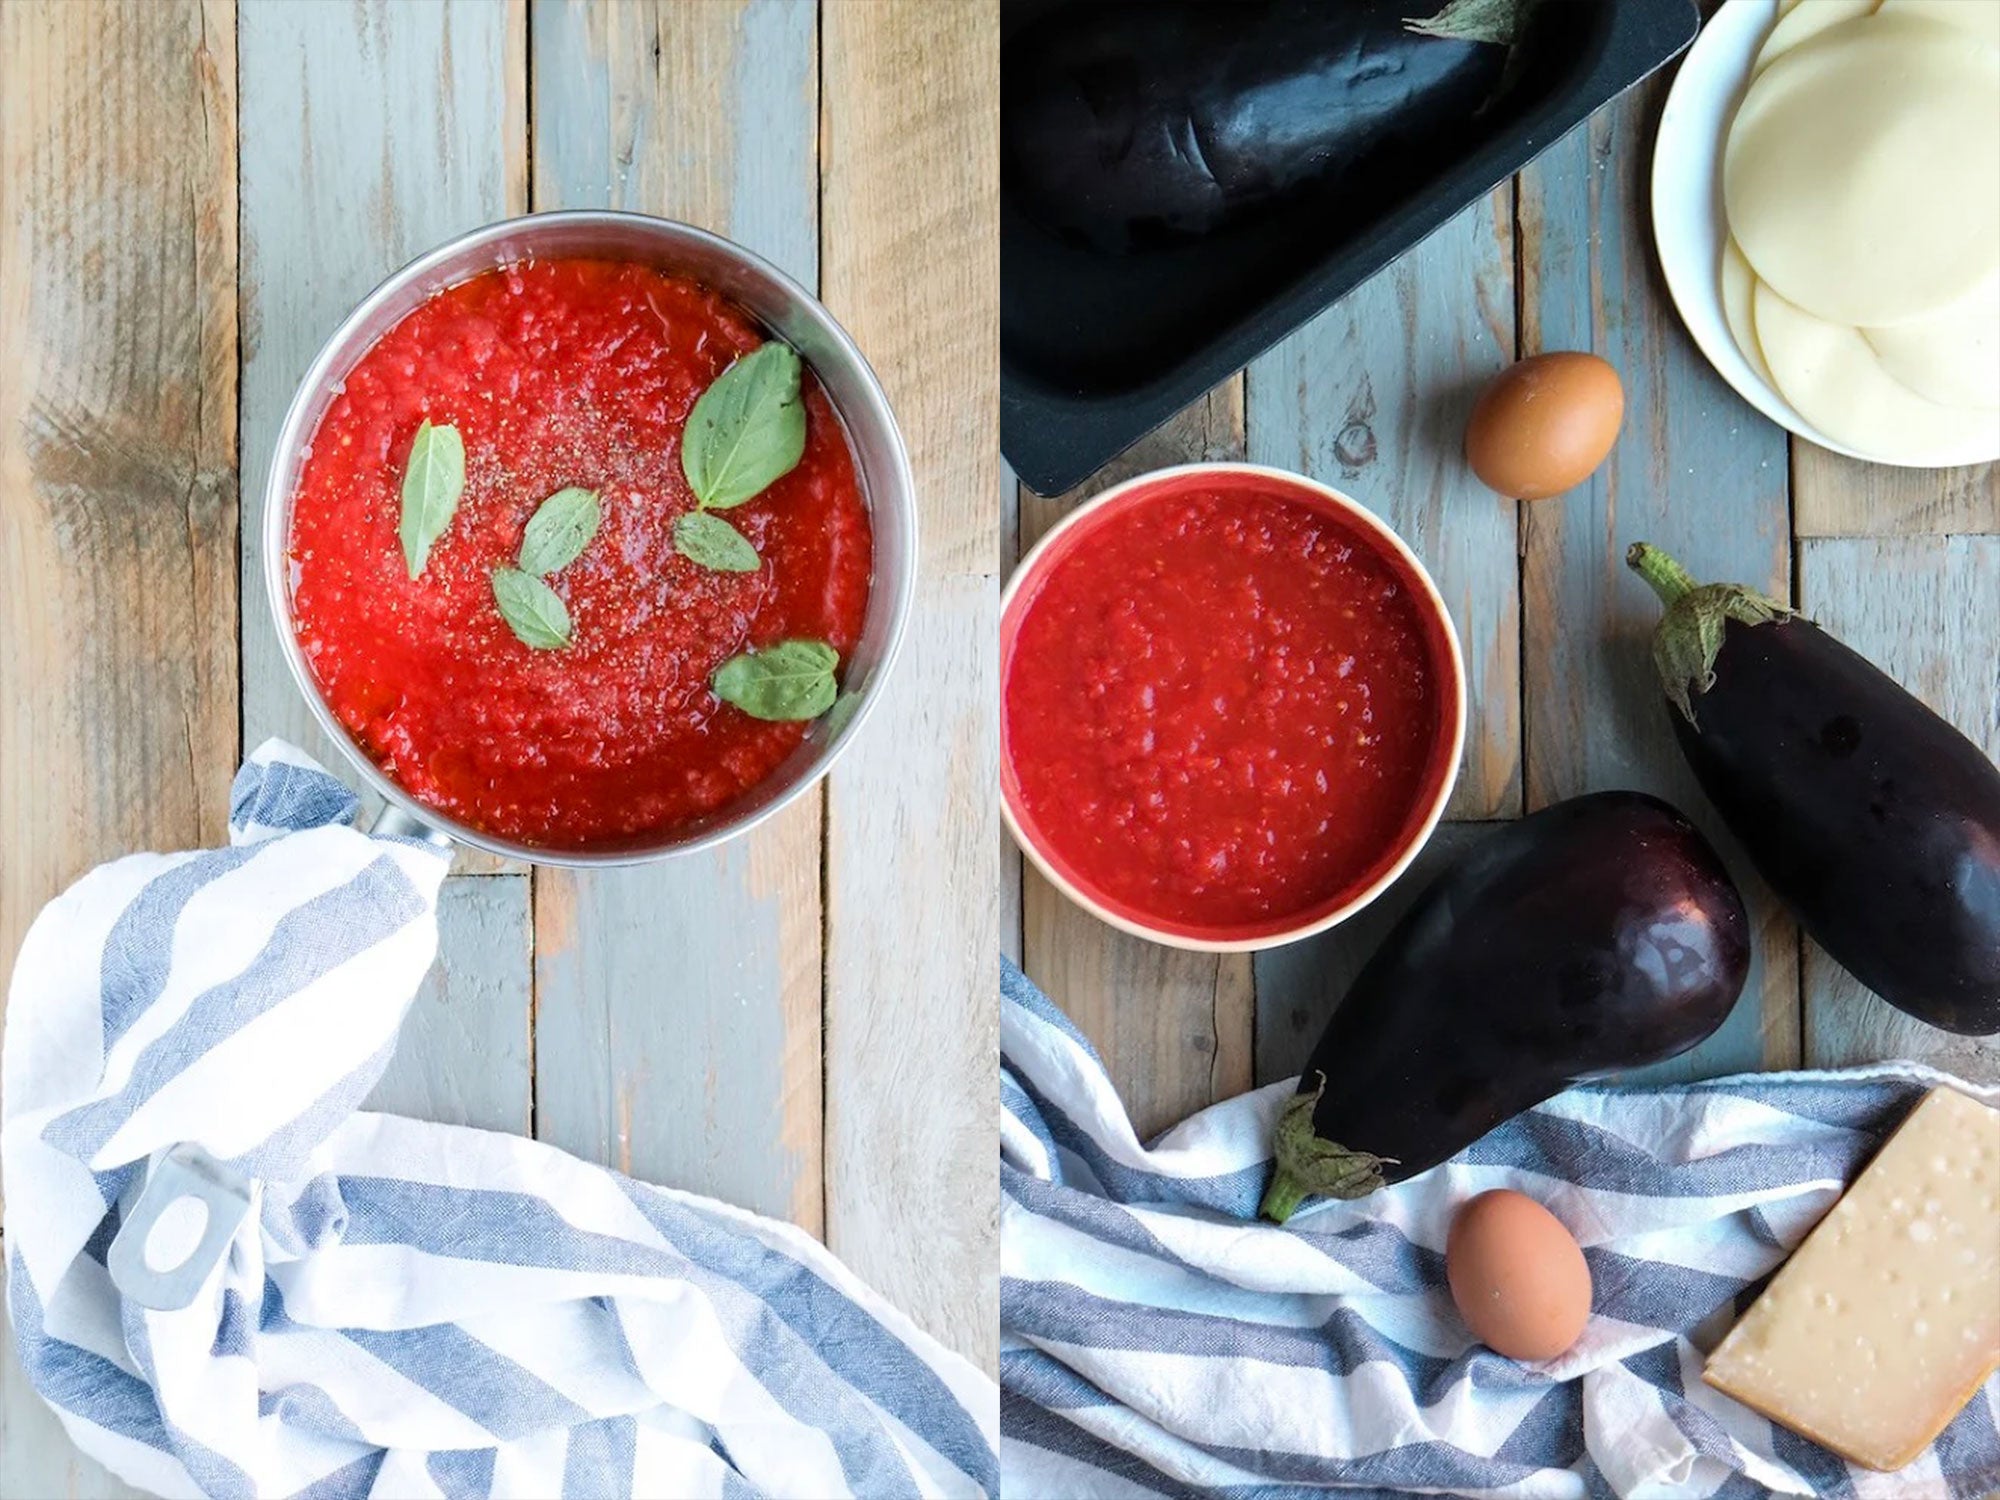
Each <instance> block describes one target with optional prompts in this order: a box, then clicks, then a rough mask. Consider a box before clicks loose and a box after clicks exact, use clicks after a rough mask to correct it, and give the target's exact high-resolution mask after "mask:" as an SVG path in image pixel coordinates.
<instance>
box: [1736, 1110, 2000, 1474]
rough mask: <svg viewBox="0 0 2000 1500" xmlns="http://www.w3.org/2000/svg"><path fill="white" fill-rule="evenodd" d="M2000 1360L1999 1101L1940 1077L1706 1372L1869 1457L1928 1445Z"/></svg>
mask: <svg viewBox="0 0 2000 1500" xmlns="http://www.w3.org/2000/svg"><path fill="white" fill-rule="evenodd" d="M1996 1368H2000V1110H1994V1109H1991V1108H1989V1107H1988V1106H1986V1105H1984V1104H1981V1103H1979V1102H1978V1101H1976V1100H1974V1099H1971V1098H1969V1097H1967V1096H1966V1095H1964V1094H1961V1093H1959V1092H1958V1091H1957V1090H1955V1089H1933V1090H1932V1091H1931V1092H1930V1093H1929V1094H1927V1095H1926V1096H1925V1097H1924V1099H1923V1102H1922V1103H1920V1104H1919V1105H1918V1106H1917V1108H1916V1109H1915V1110H1914V1111H1912V1113H1911V1115H1910V1117H1909V1119H1908V1120H1906V1121H1904V1123H1903V1126H1902V1128H1901V1129H1899V1130H1898V1131H1897V1132H1896V1134H1895V1135H1894V1136H1893V1137H1892V1138H1891V1139H1890V1141H1889V1143H1888V1145H1886V1146H1884V1147H1883V1148H1882V1150H1881V1151H1880V1152H1879V1153H1878V1154H1877V1155H1876V1157H1875V1160H1874V1161H1873V1162H1872V1163H1871V1164H1870V1165H1869V1167H1868V1170H1867V1171H1866V1172H1864V1173H1862V1175H1861V1177H1860V1178H1859V1179H1858V1180H1857V1181H1856V1182H1855V1183H1854V1185H1853V1186H1852V1187H1850V1188H1849V1189H1848V1191H1847V1193H1846V1195H1845V1196H1844V1197H1842V1198H1841V1200H1840V1201H1839V1202H1838V1203H1836V1204H1835V1205H1834V1206H1833V1210H1832V1212H1830V1213H1828V1214H1827V1216H1826V1217H1825V1218H1824V1219H1822V1220H1821V1221H1820V1222H1819V1224H1818V1225H1817V1226H1816V1227H1815V1228H1814V1229H1813V1232H1812V1233H1811V1234H1810V1235H1809V1236H1807V1238H1806V1241H1805V1243H1804V1244H1803V1245H1801V1246H1800V1247H1799V1249H1798V1250H1797V1251H1796V1252H1795V1253H1794V1254H1793V1256H1792V1258H1791V1259H1790V1260H1789V1261H1788V1262H1786V1263H1785V1265H1784V1267H1783V1268H1782V1269H1781V1270H1780V1271H1779V1272H1778V1274H1777V1276H1776V1277H1774V1278H1773V1279H1772V1281H1771V1284H1770V1286H1769V1287H1767V1288H1766V1289H1765V1291H1764V1295H1763V1296H1761V1297H1759V1298H1758V1299H1757V1301H1756V1303H1755V1304H1754V1305H1753V1306H1752V1307H1751V1308H1750V1310H1749V1311H1748V1312H1747V1313H1745V1314H1744V1315H1743V1317H1742V1318H1741V1319H1740V1320H1739V1321H1738V1322H1737V1324H1736V1326H1735V1328H1733V1329H1731V1330H1730V1332H1729V1335H1728V1337H1726V1338H1725V1339H1723V1341H1722V1342H1721V1343H1720V1344H1719V1345H1717V1346H1716V1349H1715V1352H1714V1353H1713V1354H1711V1355H1710V1356H1709V1358H1708V1365H1707V1369H1706V1370H1705V1371H1704V1373H1703V1378H1704V1379H1705V1380H1706V1381H1707V1382H1708V1383H1709V1384H1710V1385H1712V1386H1714V1387H1715V1388H1716V1389H1717V1390H1720V1391H1724V1392H1726V1393H1727V1394H1729V1395H1731V1396H1733V1397H1735V1398H1736V1399H1737V1400H1739V1401H1741V1402H1743V1403H1744V1404H1745V1405H1746V1406H1749V1407H1752V1408H1753V1409H1755V1410H1757V1411H1759V1412H1761V1413H1763V1414H1764V1415H1765V1416H1767V1417H1769V1418H1770V1419H1771V1420H1772V1421H1774V1422H1777V1423H1779V1424H1780V1425H1782V1426H1784V1427H1788V1428H1790V1429H1791V1430H1792V1431H1794V1432H1796V1433H1798V1434H1800V1435H1801V1436H1803V1437H1808V1438H1811V1439H1812V1440H1813V1441H1814V1442H1817V1443H1819V1444H1821V1445H1822V1446H1824V1447H1827V1448H1830V1449H1832V1450H1833V1451H1834V1452H1835V1453H1838V1454H1840V1455H1841V1457H1843V1458H1846V1459H1849V1460H1851V1461H1852V1462H1854V1463H1857V1464H1861V1465H1863V1466H1865V1467H1867V1468H1871V1469H1879V1470H1883V1471H1890V1470H1895V1469H1900V1468H1902V1467H1904V1466H1905V1465H1906V1464H1909V1463H1911V1462H1912V1461H1914V1460H1915V1459H1916V1458H1917V1456H1918V1455H1919V1454H1921V1453H1922V1452H1923V1451H1924V1449H1925V1448H1927V1447H1928V1446H1930V1443H1931V1441H1932V1440H1933V1439H1934V1438H1936V1436H1937V1435H1938V1434H1939V1433H1940V1432H1942V1431H1943V1430H1944V1428H1945V1426H1946V1425H1947V1424H1948V1423H1949V1422H1950V1421H1951V1419H1952V1418H1953V1417H1955V1416H1956V1415H1957V1414H1958V1412H1959V1411H1960V1409H1961V1408H1963V1407H1964V1405H1965V1404H1966V1402H1967V1401H1969V1400H1971V1398H1972V1396H1973V1393H1974V1392H1976V1391H1977V1390H1978V1389H1979V1387H1980V1385H1981V1384H1982V1383H1983V1382H1984V1381H1985V1380H1986V1378H1987V1377H1988V1376H1989V1375H1991V1374H1992V1373H1993V1372H1994V1370H1995V1369H1996Z"/></svg>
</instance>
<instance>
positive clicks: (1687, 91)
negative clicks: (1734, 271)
mask: <svg viewBox="0 0 2000 1500" xmlns="http://www.w3.org/2000/svg"><path fill="white" fill-rule="evenodd" d="M1777 17H1778V0H1724V4H1723V5H1722V6H1721V8H1720V9H1718V10H1717V11H1716V13H1715V14H1714V15H1713V16H1710V17H1709V19H1708V22H1707V24H1706V25H1704V26H1703V27H1702V29H1701V35H1700V36H1698V37H1696V38H1695V42H1694V45H1693V46H1692V47H1690V48H1689V49H1688V52H1687V56H1686V57H1684V58H1683V59H1682V60H1681V69H1680V72H1679V73H1678V74H1677V75H1676V76H1675V78H1674V83H1673V87H1672V88H1671V89H1670V90H1668V92H1667V103H1666V108H1665V109H1664V110H1662V111H1661V113H1660V132H1659V135H1658V137H1657V138H1656V139H1655V140H1654V143H1653V243H1654V244H1655V245H1656V246H1657V247H1658V249H1659V252H1660V270H1661V272H1662V273H1663V274H1664V275H1665V277H1666V281H1667V294H1668V295H1669V296H1670V297H1672V298H1673V302H1674V306H1675V308H1676V309H1678V310H1679V312H1680V315H1681V321H1682V322H1683V323H1684V324H1686V325H1687V331H1688V333H1689V335H1690V336H1691V337H1692V338H1693V339H1694V341H1695V345H1696V346H1697V347H1698V348H1699V349H1700V350H1701V352H1702V353H1703V354H1704V355H1705V356H1707V359H1708V362H1709V363H1710V364H1711V365H1713V366H1714V367H1715V370H1716V373H1717V374H1719V375H1720V376H1721V377H1722V378H1723V379H1724V380H1726V381H1728V382H1729V384H1730V385H1731V386H1732V387H1734V388H1735V390H1736V393H1737V394H1738V395H1739V396H1741V397H1742V398H1743V399H1744V400H1745V401H1748V402H1749V403H1750V404H1751V405H1752V406H1754V407H1756V408H1757V410H1758V411H1760V412H1762V413H1763V414H1764V415H1765V416H1767V417H1769V418H1770V419H1771V420H1772V421H1773V422H1776V423H1777V424H1778V425H1779V426H1780V427H1782V428H1784V429H1785V430H1786V431H1787V432H1791V433H1796V434H1797V435H1798V436H1800V437H1802V438H1805V439H1806V440H1807V441H1808V442H1813V443H1817V444H1819V445H1820V447H1822V448H1828V449H1831V450H1832V451H1833V452H1835V453H1844V454H1846V455H1847V456H1848V457H1849V458H1858V459H1862V460H1864V461H1865V462H1868V463H1873V464H1891V465H1896V466H1898V467H1903V468H1919V467H1930V466H1929V465H1917V464H1900V465H1897V461H1896V460H1894V459H1886V458H1881V457H1879V456H1877V455H1875V454H1872V453H1862V452H1859V451H1858V450H1856V449H1853V448H1850V447H1848V446H1847V445H1846V444H1844V443H1836V442H1835V441H1834V440H1833V439H1832V438H1830V437H1828V436H1827V435H1826V434H1825V433H1823V432H1821V431H1820V430H1819V429H1818V428H1816V427H1814V426H1813V425H1812V423H1810V422H1808V421H1807V420H1806V419H1805V418H1804V417H1802V416H1800V415H1799V413H1798V412H1797V411H1796V410H1794V409H1793V407H1792V405H1791V403H1790V402H1788V401H1787V400H1786V399H1785V398H1784V396H1783V395H1781V394H1780V393H1779V392H1778V391H1777V389H1776V388H1774V387H1773V386H1772V385H1770V384H1769V383H1768V382H1767V381H1766V380H1765V379H1764V378H1763V376H1761V375H1759V374H1758V373H1757V371H1756V370H1755V369H1754V368H1752V366H1751V364H1750V361H1749V359H1748V358H1746V357H1745V355H1744V353H1743V351H1742V350H1741V349H1739V348H1738V347H1737V346H1736V337H1735V335H1734V334H1732V333H1731V332H1730V331H1729V321H1728V319H1727V318H1726V317H1725V316H1724V314H1723V311H1722V280H1721V268H1722V247H1723V245H1724V243H1725V242H1726V241H1727V240H1728V238H1729V229H1728V218H1727V216H1726V215H1725V213H1724V212H1723V207H1722V147H1723V142H1724V140H1725V138H1726V136H1727V134H1728V130H1729V122H1730V121H1731V120H1733V119H1735V118H1736V106H1737V105H1738V104H1739V103H1740V102H1741V101H1742V98H1743V91H1744V89H1745V88H1746V87H1748V85H1749V82H1750V65H1751V64H1752V63H1753V62H1754V61H1755V60H1756V57H1757V51H1758V49H1759V48H1760V47H1762V46H1763V44H1764V37H1765V36H1766V34H1767V33H1768V32H1769V31H1770V29H1771V26H1772V23H1773V22H1775V21H1776V20H1777ZM1997 458H2000V453H1993V454H1988V455H1986V458H1985V459H1984V460H1981V461H1984V462H1990V461H1991V460H1993V459H1997Z"/></svg>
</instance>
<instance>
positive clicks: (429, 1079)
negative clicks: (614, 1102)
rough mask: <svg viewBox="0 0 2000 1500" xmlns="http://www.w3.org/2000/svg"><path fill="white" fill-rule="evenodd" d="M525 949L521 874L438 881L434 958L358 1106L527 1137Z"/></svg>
mask: <svg viewBox="0 0 2000 1500" xmlns="http://www.w3.org/2000/svg"><path fill="white" fill-rule="evenodd" d="M531 948H532V934H531V930H530V926H529V915H528V877H527V876H525V875H494V876H485V877H479V878H454V879H449V880H447V881H445V883H444V887H443V889H442V890H441V891H440V893H439V895H438V957H437V962H436V963H435V964H433V965H432V966H431V971H430V973H429V974H427V975H425V976H424V984H423V988H422V989H420V990H419V991H417V998H416V1000H415V1002H414V1003H413V1004H412V1005H411V1006H410V1013H409V1015H408V1016H407V1017H406V1018H405V1019H404V1021H403V1030H402V1034H401V1036H399V1037H398V1038H397V1042H396V1056H395V1057H394V1059H393V1060H391V1062H390V1064H389V1070H388V1071H387V1072H386V1073H384V1074H383V1075H382V1079H381V1082H379V1083H377V1084H376V1085H375V1090H374V1092H373V1093H371V1094H370V1095H369V1096H368V1101H367V1103H366V1104H365V1105H364V1106H363V1107H364V1108H366V1109H379V1110H386V1111H387V1112H389V1113H391V1114H399V1115H410V1116H413V1117H415V1118H417V1119H420V1120H442V1121H444V1122H445V1123H447V1124H451V1125H473V1126H477V1127H478V1128H479V1129H481V1130H504V1131H507V1132H509V1133H510V1134H513V1135H526V1134H527V1133H528V1126H529V1101H530V1099H531V1097H532V1095H533V1085H532V1083H531V1080H530V1074H531V1072H532V1070H533V1066H534V1059H533V1040H532V1037H531V1035H530V1032H529V1026H528V1003H529V993H530V989H531V982H530V972H531V965H530V952H531Z"/></svg>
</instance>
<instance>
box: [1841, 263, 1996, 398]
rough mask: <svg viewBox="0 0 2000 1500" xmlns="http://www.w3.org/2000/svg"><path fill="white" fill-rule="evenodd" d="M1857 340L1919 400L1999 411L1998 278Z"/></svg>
mask: <svg viewBox="0 0 2000 1500" xmlns="http://www.w3.org/2000/svg"><path fill="white" fill-rule="evenodd" d="M1861 336H1862V337H1863V338H1865V339H1867V340H1868V344H1869V347H1870V348H1872V349H1873V350H1874V351H1875V357H1876V358H1877V359H1879V360H1881V361H1882V368H1883V369H1885V370H1887V371H1888V372H1889V373H1890V374H1891V375H1893V376H1895V377H1896V379H1898V380H1900V381H1902V382H1903V384H1904V385H1906V386H1908V387H1909V388H1910V389H1911V390H1913V391H1915V392H1916V393H1917V394H1918V395H1919V396H1922V397H1923V398H1924V399H1925V400H1927V401H1935V402H1937V403H1938V404H1940V405H1942V406H1971V407H1976V408H1980V409H1983V410H1991V409H1992V408H1994V407H2000V276H1996V277H1995V278H1994V279H1993V280H1991V281H1989V282H1987V283H1986V285H1985V286H1983V287H1981V288H1980V289H1979V290H1978V291H1977V292H1975V293H1973V294H1972V295H1971V296H1970V297H1966V298H1963V299H1961V300H1960V301H1957V302H1954V303H1952V304H1951V306H1949V307H1947V308H1945V309H1944V310H1943V311H1942V312H1935V313H1932V314H1931V315H1930V316H1929V317H1928V318H1918V319H1917V320H1915V321H1914V322H1910V323H1898V324H1896V325H1895V326H1894V327H1891V328H1864V329H1862V330H1861Z"/></svg>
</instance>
